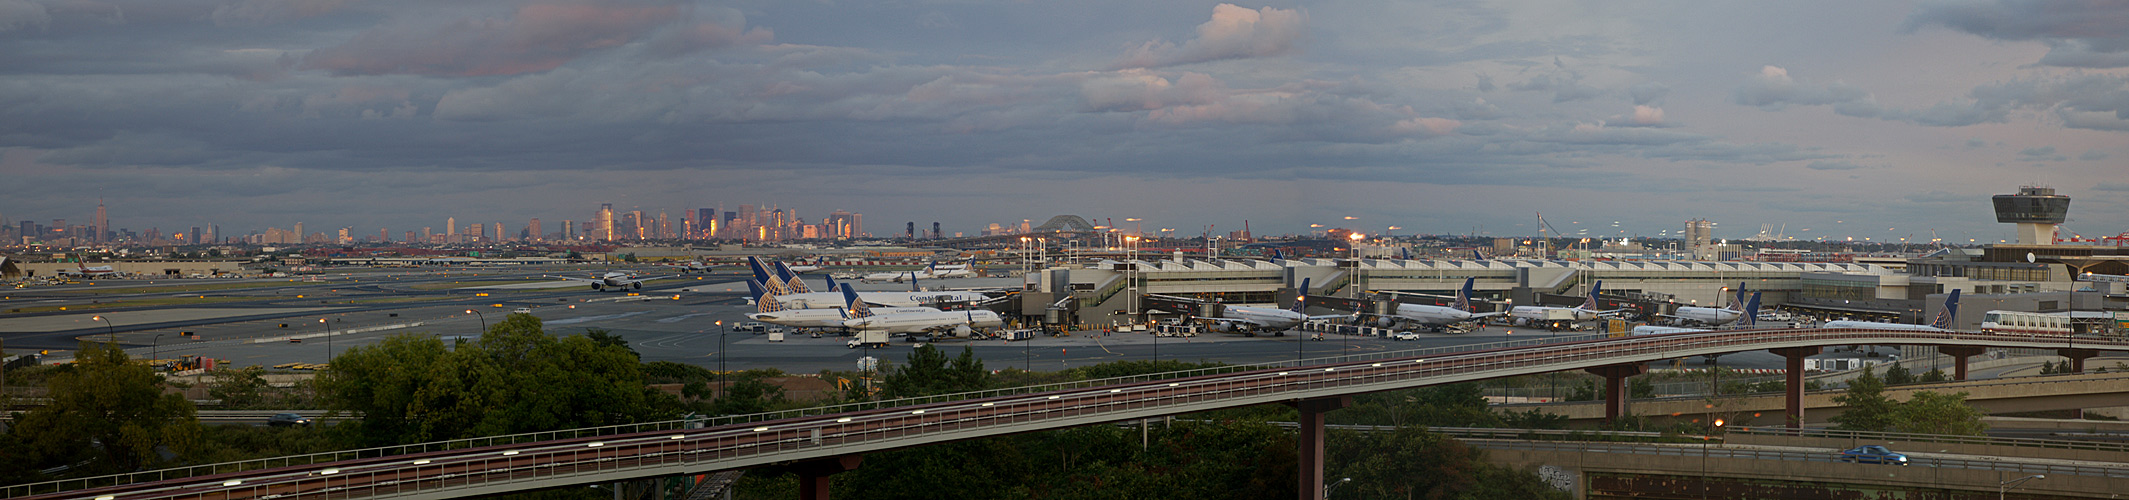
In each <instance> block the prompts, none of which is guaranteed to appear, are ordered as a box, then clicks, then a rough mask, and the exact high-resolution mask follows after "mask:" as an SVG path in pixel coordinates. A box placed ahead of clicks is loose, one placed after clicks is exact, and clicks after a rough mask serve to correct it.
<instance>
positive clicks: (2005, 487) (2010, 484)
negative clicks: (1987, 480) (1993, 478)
mask: <svg viewBox="0 0 2129 500" xmlns="http://www.w3.org/2000/svg"><path fill="white" fill-rule="evenodd" d="M1998 477H2002V476H1998ZM2047 478H2048V476H2046V475H2043V474H2034V475H2031V476H2026V477H2021V478H2018V479H2012V480H2009V481H2004V482H2001V483H1996V500H2003V496H2004V494H2005V493H2007V492H2009V491H2011V489H2012V488H2017V487H2018V483H2023V482H2026V481H2030V480H2034V479H2047Z"/></svg>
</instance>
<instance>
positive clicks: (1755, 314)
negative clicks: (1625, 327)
mask: <svg viewBox="0 0 2129 500" xmlns="http://www.w3.org/2000/svg"><path fill="white" fill-rule="evenodd" d="M1738 315H1739V316H1738V317H1737V318H1733V320H1732V321H1735V322H1736V323H1737V326H1738V327H1740V328H1751V327H1753V326H1754V325H1758V324H1759V319H1758V318H1759V293H1758V292H1754V293H1753V294H1752V299H1751V300H1749V301H1747V302H1745V307H1744V309H1743V310H1742V311H1738ZM1712 331H1714V330H1711V329H1707V328H1680V327H1675V326H1650V325H1641V326H1636V327H1634V331H1633V334H1634V335H1663V334H1667V333H1701V332H1712Z"/></svg>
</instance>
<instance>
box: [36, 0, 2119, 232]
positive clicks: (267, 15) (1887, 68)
mask: <svg viewBox="0 0 2129 500" xmlns="http://www.w3.org/2000/svg"><path fill="white" fill-rule="evenodd" d="M2123 25H2129V4H2120V3H2109V2H2074V1H2065V0H1975V1H1958V2H1951V1H1915V2H1877V3H1860V4H1858V3H1854V2H1838V1H1805V2H1789V3H1780V4H1760V3H1747V2H1737V3H1707V4H1694V5H1690V6H1678V5H1673V4H1663V3H1646V4H1644V3H1616V4H1601V5H1600V4H1586V3H1579V2H1466V3H1456V4H1417V5H1415V4H1411V3H1406V2H1371V1H1352V2H1330V3H1302V2H1293V1H1270V2H1185V3H1156V4H1144V3H1141V2H1101V1H1097V2H1095V3H1065V4H999V5H990V4H981V3H953V2H941V3H925V2H920V3H917V4H854V5H841V4H821V3H804V2H799V3H792V2H760V1H753V0H742V1H739V2H731V3H724V4H715V5H713V4H704V3H698V2H684V1H677V0H675V1H666V0H605V1H578V0H523V1H515V0H494V1H483V2H471V3H447V4H438V3H434V2H410V1H403V0H385V1H379V2H360V3H357V2H330V1H304V0H242V1H208V0H157V1H145V0H116V1H112V2H105V3H97V4H93V5H91V4H80V3H70V2H59V1H46V0H18V1H15V2H11V3H8V8H5V9H0V54H5V55H4V56H0V61H6V62H5V63H4V64H0V72H4V73H5V74H7V75H8V81H9V82H10V84H11V85H8V86H0V105H5V106H7V109H10V114H11V118H15V119H13V120H8V121H7V122H6V123H0V175H6V176H7V177H8V178H9V179H10V182H7V183H4V185H0V215H4V216H5V217H7V218H8V219H9V220H10V221H21V220H25V219H29V220H36V221H39V222H40V223H49V222H50V221H51V220H53V219H67V220H69V221H74V222H72V224H81V223H83V222H84V221H91V220H95V219H96V218H97V216H95V215H93V214H94V210H95V205H96V200H95V198H97V197H102V198H104V200H103V201H104V204H105V205H106V206H107V208H108V211H109V214H110V216H109V217H110V218H111V220H112V221H113V222H111V223H110V224H109V225H112V226H116V227H123V228H130V229H133V230H134V231H137V232H138V231H145V230H146V229H148V228H159V229H160V230H162V231H164V232H166V233H175V232H178V231H188V232H189V230H190V228H191V227H194V226H199V227H203V228H211V227H215V226H219V227H220V228H221V231H220V233H219V234H220V235H222V236H233V235H240V234H245V233H249V232H251V231H258V230H264V229H265V228H268V227H287V226H289V225H290V224H292V223H294V222H297V221H302V222H306V223H308V224H310V225H311V226H312V227H316V228H330V229H329V230H326V231H325V232H327V233H328V234H335V233H334V232H335V231H337V230H338V229H339V228H342V227H349V228H353V230H354V233H355V234H356V235H358V237H359V236H366V235H372V234H375V231H376V230H377V229H378V228H384V229H386V230H388V231H389V234H391V235H392V236H399V235H402V234H404V232H405V231H410V230H413V231H418V230H419V229H420V228H422V227H425V226H438V224H439V223H438V222H437V221H438V220H440V219H441V218H442V217H446V216H448V217H458V218H461V219H465V221H468V223H473V222H470V221H479V222H478V223H480V224H488V225H490V227H488V228H487V229H488V231H489V232H493V229H494V228H493V224H494V223H495V222H497V221H501V222H503V223H505V224H506V228H505V229H506V231H508V232H515V231H516V230H517V229H519V228H521V227H522V225H523V224H526V223H527V221H528V220H529V219H530V218H534V217H537V218H541V219H543V220H545V221H547V225H548V226H549V228H548V229H547V232H550V233H552V232H555V231H556V230H557V229H556V228H559V227H560V226H561V225H562V221H577V222H583V221H586V220H589V219H590V218H592V215H591V213H590V212H588V211H585V210H583V208H582V207H583V206H586V205H591V206H594V207H595V206H596V205H597V204H598V203H612V204H614V205H615V206H616V209H617V210H630V211H633V210H642V211H644V212H646V214H647V215H646V216H647V217H655V216H656V214H657V213H658V212H661V211H663V212H666V213H667V214H668V216H669V218H670V219H671V220H679V219H681V218H682V215H681V214H682V213H684V212H685V211H691V210H697V209H699V208H701V207H702V206H704V205H703V200H709V201H711V202H712V203H714V202H717V201H723V202H724V203H725V207H726V208H725V210H732V207H733V206H734V205H736V204H737V203H735V202H732V201H731V200H737V199H748V200H752V201H749V202H748V204H753V205H760V204H772V205H780V206H785V207H839V208H841V209H843V210H850V211H854V212H862V213H866V214H868V215H871V216H872V217H871V218H872V219H873V220H872V221H871V222H872V223H873V227H872V228H871V229H870V232H872V233H874V234H876V235H882V236H884V235H887V234H889V233H898V232H899V231H890V230H889V229H894V230H899V229H900V226H901V225H902V224H903V223H905V222H915V223H917V224H918V225H919V226H920V227H929V225H930V224H931V223H933V222H939V223H941V224H942V225H943V226H944V227H945V232H946V233H947V234H949V235H951V234H952V233H954V232H962V233H966V234H971V235H973V234H977V233H979V232H981V231H982V230H983V229H984V228H985V227H987V226H988V225H989V224H993V223H996V224H1006V225H1010V224H1012V223H1016V222H1018V221H1019V220H1020V219H1034V220H1036V221H1037V222H1038V223H1039V222H1040V221H1041V220H1044V219H1047V218H1048V217H1050V216H1053V215H1061V214H1070V215H1080V216H1085V217H1089V218H1096V217H1107V218H1115V219H1119V220H1121V219H1123V218H1127V217H1131V218H1144V219H1147V220H1146V221H1145V222H1146V224H1147V225H1148V226H1149V227H1153V226H1158V227H1161V228H1173V229H1175V233H1177V234H1186V235H1189V234H1197V233H1199V232H1200V231H1202V230H1203V229H1204V228H1205V227H1206V226H1207V225H1215V227H1214V229H1213V231H1214V232H1215V233H1225V232H1226V231H1229V230H1232V229H1239V228H1240V226H1241V225H1242V223H1243V221H1244V220H1247V221H1249V222H1250V224H1251V226H1252V228H1253V229H1254V230H1255V232H1256V233H1258V234H1293V233H1305V232H1308V231H1309V230H1310V229H1311V228H1310V225H1311V224H1324V225H1328V226H1331V227H1351V228H1354V229H1359V230H1362V231H1366V232H1371V233H1372V232H1381V231H1384V230H1386V229H1387V228H1388V227H1391V226H1396V227H1399V228H1401V229H1399V230H1397V231H1396V232H1398V233H1403V234H1411V233H1435V234H1443V233H1468V232H1479V233H1485V234H1492V235H1498V236H1529V235H1535V234H1537V232H1538V231H1537V227H1536V224H1535V219H1536V215H1535V214H1537V213H1540V212H1542V213H1544V214H1546V215H1547V216H1548V219H1549V220H1550V221H1552V222H1553V225H1554V226H1555V227H1556V228H1558V229H1560V230H1561V231H1562V232H1563V233H1566V234H1569V235H1574V234H1586V235H1588V236H1592V237H1597V236H1604V237H1618V236H1635V235H1639V236H1658V235H1668V234H1675V233H1676V232H1678V231H1679V230H1680V228H1681V227H1682V226H1681V224H1682V223H1683V222H1684V221H1686V220H1689V219H1696V218H1699V219H1707V220H1711V221H1716V222H1717V223H1719V225H1718V227H1717V229H1716V230H1715V233H1716V235H1717V237H1724V238H1742V237H1747V236H1750V235H1752V234H1753V233H1756V232H1758V229H1759V226H1760V225H1761V224H1777V225H1785V226H1786V228H1787V235H1788V236H1792V237H1799V238H1803V239H1813V238H1819V237H1831V238H1846V237H1855V238H1857V239H1859V240H1860V239H1863V238H1870V239H1872V240H1873V241H1885V240H1897V239H1898V238H1902V237H1908V238H1927V237H1928V236H1927V235H1929V234H1930V233H1931V232H1932V231H1933V230H1934V231H1935V233H1936V234H1937V236H1938V237H1941V238H1945V239H1947V240H1950V241H1955V242H1964V241H1967V240H1974V241H1976V242H1986V241H1994V240H2000V239H2006V238H2008V237H2009V236H2010V235H2011V233H2012V231H2011V230H2010V228H2008V227H2007V226H2002V225H1998V224H1995V223H1994V221H1993V219H1992V217H1991V214H1990V211H1989V207H1988V202H1987V199H1988V197H1989V196H1990V195H1993V194H2002V193H2009V192H2013V191H2015V190H2016V189H2017V188H2018V187H2019V186H2023V185H2045V186H2051V187H2054V188H2056V189H2057V190H2058V192H2060V193H2062V194H2066V195H2069V196H2071V197H2072V198H2074V199H2075V200H2076V201H2075V202H2074V204H2073V206H2072V209H2071V215H2070V217H2071V220H2070V222H2069V223H2068V224H2066V226H2065V228H2066V229H2067V230H2069V231H2072V232H2075V233H2078V234H2082V235H2084V236H2087V237H2093V236H2101V235H2113V234H2116V233H2120V232H2124V231H2129V183H2125V182H2124V181H2120V180H2117V179H2116V178H2118V177H2119V174H2120V173H2121V172H2124V171H2129V169H2125V168H2123V161H2124V160H2125V159H2129V141H2124V140H2123V139H2124V137H2125V135H2124V134H2129V119H2124V118H2122V117H2123V116H2129V114H2125V113H2129V71H2125V68H2129V43H2125V40H2129V39H2125V38H2124V37H2123V36H2122V35H2121V34H2120V33H2121V30H2119V29H2116V28H2115V27H2119V26H2123ZM2095 27H2097V28H2096V29H2095ZM660 207H662V208H660ZM807 210H813V209H810V208H809V209H807ZM823 213H825V211H809V212H806V214H807V217H808V219H807V220H808V221H809V222H814V221H819V220H821V219H822V215H821V214H823ZM1346 217H1354V219H1346ZM1614 221H1617V223H1618V224H1619V225H1618V226H1617V227H1614V226H1612V224H1613V223H1614ZM1584 229H1587V230H1588V231H1587V232H1586V233H1584V232H1582V230H1584ZM313 232H317V231H313ZM335 236H337V234H335Z"/></svg>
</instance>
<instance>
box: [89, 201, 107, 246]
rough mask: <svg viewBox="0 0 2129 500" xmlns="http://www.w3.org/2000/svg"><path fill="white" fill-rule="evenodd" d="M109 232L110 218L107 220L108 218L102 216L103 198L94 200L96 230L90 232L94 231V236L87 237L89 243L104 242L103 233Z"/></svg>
mask: <svg viewBox="0 0 2129 500" xmlns="http://www.w3.org/2000/svg"><path fill="white" fill-rule="evenodd" d="M110 230H111V218H109V217H105V216H104V211H103V198H97V199H96V228H95V229H93V230H92V231H94V232H95V233H96V234H94V235H91V236H89V241H94V242H97V243H103V242H104V241H105V240H104V237H103V235H104V233H105V232H107V231H110Z"/></svg>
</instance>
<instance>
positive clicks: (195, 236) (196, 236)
mask: <svg viewBox="0 0 2129 500" xmlns="http://www.w3.org/2000/svg"><path fill="white" fill-rule="evenodd" d="M191 234H192V237H191V239H190V240H188V241H187V242H188V243H192V244H195V245H196V244H199V243H200V242H201V241H203V240H201V239H200V227H199V226H192V233H191Z"/></svg>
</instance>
